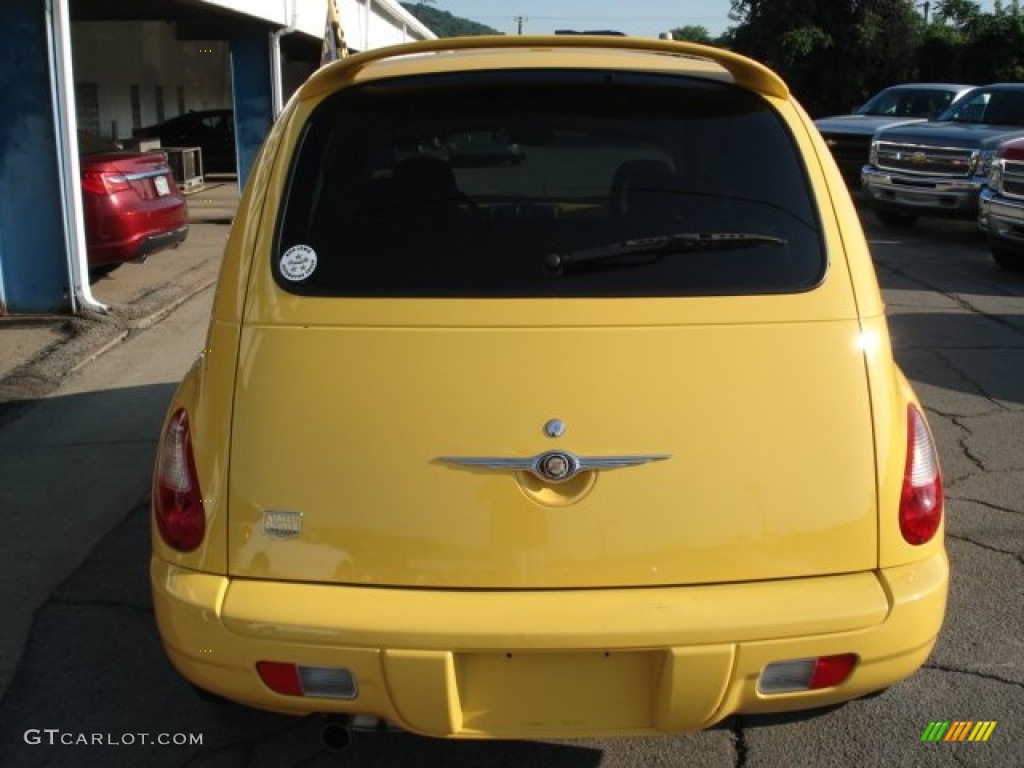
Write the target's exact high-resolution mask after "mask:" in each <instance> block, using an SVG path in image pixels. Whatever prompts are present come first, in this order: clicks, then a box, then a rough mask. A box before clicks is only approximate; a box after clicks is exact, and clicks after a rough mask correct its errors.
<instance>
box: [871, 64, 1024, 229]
mask: <svg viewBox="0 0 1024 768" xmlns="http://www.w3.org/2000/svg"><path fill="white" fill-rule="evenodd" d="M1018 137H1024V83H997V84H993V85H986V86H982V87H979V88H975V89H974V90H972V91H970V92H968V93H967V94H965V95H964V96H962V97H961V98H960V99H958V100H957V101H956V102H955V103H954V104H953V105H952V106H951V107H950V108H949V109H947V110H946V111H945V112H944V113H942V115H940V116H939V118H938V119H937V120H935V121H932V122H928V123H914V124H911V125H900V126H894V127H892V128H886V129H882V130H880V131H878V133H876V134H875V138H874V140H873V141H872V143H871V156H870V160H869V162H868V164H867V165H865V166H864V168H863V169H862V170H861V184H862V187H863V190H864V192H865V194H866V196H867V198H868V201H869V202H870V204H871V207H872V208H874V210H875V213H876V215H877V216H878V218H879V220H880V221H881V222H882V223H884V224H888V225H890V226H907V225H909V224H911V223H913V222H914V220H915V219H917V217H918V216H943V217H955V218H964V219H973V218H975V217H976V216H977V215H978V200H979V197H980V194H981V190H982V188H983V187H984V185H985V181H986V179H987V177H988V173H989V170H990V168H991V166H992V161H993V160H994V159H995V156H996V153H997V151H998V149H999V147H1000V146H1001V145H1002V144H1003V143H1004V142H1006V141H1009V140H1011V139H1015V138H1018Z"/></svg>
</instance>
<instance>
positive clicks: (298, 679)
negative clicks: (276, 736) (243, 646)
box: [256, 661, 358, 699]
mask: <svg viewBox="0 0 1024 768" xmlns="http://www.w3.org/2000/svg"><path fill="white" fill-rule="evenodd" d="M256 671H257V672H258V673H259V676H260V679H261V680H262V681H263V683H264V685H266V686H267V687H268V688H269V689H270V690H272V691H274V692H275V693H280V694H283V695H285V696H316V697H320V698H326V699H354V698H355V697H356V696H357V695H358V689H357V688H356V678H355V676H354V675H353V674H352V671H351V670H349V669H345V668H343V667H305V666H302V665H300V664H289V663H287V662H283V661H260V662H257V664H256Z"/></svg>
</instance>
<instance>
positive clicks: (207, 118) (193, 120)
mask: <svg viewBox="0 0 1024 768" xmlns="http://www.w3.org/2000/svg"><path fill="white" fill-rule="evenodd" d="M134 137H135V138H136V139H159V140H160V146H161V147H199V148H200V149H201V150H202V158H203V168H202V169H203V172H204V173H234V172H235V170H236V168H237V160H236V157H235V114H234V112H232V111H231V110H230V109H206V110H199V111H195V112H186V113H185V114H182V115H178V116H177V117H172V118H171V119H170V120H165V121H164V122H162V123H157V124H155V125H150V126H148V127H145V128H138V129H136V130H135V132H134Z"/></svg>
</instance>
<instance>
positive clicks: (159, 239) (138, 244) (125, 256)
mask: <svg viewBox="0 0 1024 768" xmlns="http://www.w3.org/2000/svg"><path fill="white" fill-rule="evenodd" d="M187 237H188V224H184V225H182V226H180V227H178V228H176V229H171V230H166V231H162V232H142V233H138V234H135V235H132V236H131V237H129V238H127V239H125V240H120V241H117V242H108V243H103V244H102V245H99V244H90V245H89V265H90V266H98V265H101V264H112V263H124V262H129V261H145V259H146V258H147V257H148V256H150V255H151V254H154V253H158V252H159V251H165V250H167V249H169V248H176V247H177V246H179V245H181V243H183V242H184V241H185V239H186V238H187Z"/></svg>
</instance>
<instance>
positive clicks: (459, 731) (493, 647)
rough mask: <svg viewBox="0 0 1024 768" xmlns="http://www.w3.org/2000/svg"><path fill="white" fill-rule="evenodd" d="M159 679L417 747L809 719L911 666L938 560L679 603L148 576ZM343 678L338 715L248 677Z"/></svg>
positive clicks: (687, 597) (941, 563)
mask: <svg viewBox="0 0 1024 768" xmlns="http://www.w3.org/2000/svg"><path fill="white" fill-rule="evenodd" d="M150 571H151V579H152V586H153V595H154V605H155V610H156V617H157V623H158V625H159V628H160V633H161V635H162V637H163V641H164V645H165V648H166V650H167V652H168V655H169V656H170V658H171V660H172V662H173V663H174V665H175V666H176V667H177V669H178V670H179V671H180V672H181V673H182V674H183V675H184V676H185V677H187V678H188V679H189V680H191V681H192V682H194V683H195V684H196V685H198V686H199V687H201V688H204V689H206V690H208V691H211V692H213V693H217V694H220V695H222V696H225V697H227V698H230V699H233V700H236V701H239V702H242V703H244V704H248V705H250V706H254V707H259V708H263V709H270V710H275V711H280V712H289V713H295V714H304V713H308V712H341V713H346V712H347V713H360V714H369V715H376V716H378V717H381V718H385V719H387V720H390V721H392V722H394V723H396V724H398V725H400V726H401V727H403V728H405V729H407V730H410V731H415V732H419V733H423V734H427V735H432V736H458V737H471V738H472V737H477V738H480V737H491V738H557V737H574V736H615V735H627V734H639V733H656V732H665V731H680V730H692V729H700V728H706V727H709V726H711V725H713V724H715V723H716V722H718V721H719V720H722V719H724V718H725V717H727V716H729V715H731V714H734V713H764V712H781V711H792V710H798V709H810V708H814V707H819V706H827V705H830V704H834V703H837V702H841V701H845V700H848V699H852V698H856V697H859V696H862V695H865V694H867V693H870V692H872V691H876V690H879V689H881V688H885V687H886V686H888V685H891V684H892V683H895V682H896V681H898V680H900V679H902V678H904V677H906V676H908V675H910V674H911V673H913V672H914V671H915V670H916V669H917V668H918V667H919V666H920V665H921V664H923V663H924V661H925V659H926V658H927V656H928V654H929V652H930V651H931V648H932V646H933V644H934V642H935V639H936V637H937V635H938V632H939V629H940V627H941V624H942V619H943V615H944V610H945V602H946V591H947V585H948V564H947V561H946V558H945V555H944V554H942V553H940V554H938V555H935V556H933V557H931V558H929V559H927V560H924V561H921V562H919V563H915V564H912V565H907V566H901V567H898V568H893V569H889V570H885V571H880V572H876V573H862V574H852V575H847V576H831V577H823V578H818V579H793V580H786V581H779V582H770V583H754V584H736V585H720V586H714V585H712V586H699V587H687V588H655V589H651V588H648V589H634V590H629V589H609V590H572V591H549V592H455V591H435V590H402V589H382V588H365V587H345V586H328V585H319V584H299V583H282V582H261V581H252V580H232V579H229V578H227V577H224V576H217V575H211V574H204V573H197V572H194V571H188V570H185V569H182V568H180V567H177V566H174V565H170V564H168V563H166V562H163V561H161V560H158V559H154V560H152V562H151V569H150ZM843 653H854V654H857V656H858V657H859V662H858V665H857V667H856V668H855V670H854V672H853V674H852V675H851V676H850V678H848V679H847V681H846V682H844V683H843V684H841V685H839V686H837V687H834V688H828V689H824V690H820V691H813V692H807V691H804V692H798V693H785V694H775V695H763V694H761V693H759V692H758V690H757V682H758V677H759V675H760V672H761V670H762V669H763V667H764V666H765V665H766V664H768V663H771V662H774V661H785V660H793V659H801V658H807V657H814V656H820V655H829V654H843ZM262 660H267V661H282V662H289V663H298V664H302V665H307V666H326V667H344V668H347V669H349V670H350V671H351V672H352V674H353V675H354V677H355V681H356V686H357V689H358V693H357V695H356V696H355V698H353V699H351V700H339V699H329V698H314V697H296V696H284V695H280V694H276V693H274V692H272V691H270V690H269V689H268V688H266V687H265V686H264V685H263V683H262V682H261V681H260V679H259V677H258V676H257V674H256V672H255V664H256V663H257V662H258V661H262Z"/></svg>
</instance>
